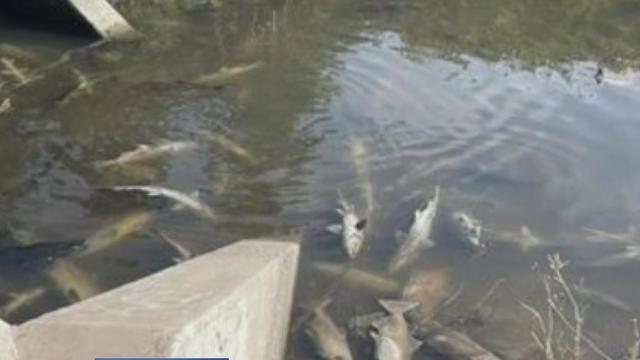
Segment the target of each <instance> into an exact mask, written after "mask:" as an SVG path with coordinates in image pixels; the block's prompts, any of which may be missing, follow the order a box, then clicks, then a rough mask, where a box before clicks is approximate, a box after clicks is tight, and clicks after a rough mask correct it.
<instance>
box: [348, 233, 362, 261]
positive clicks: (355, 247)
mask: <svg viewBox="0 0 640 360" xmlns="http://www.w3.org/2000/svg"><path fill="white" fill-rule="evenodd" d="M363 243H364V234H363V232H362V231H358V230H357V231H354V232H352V233H350V234H348V235H347V236H345V238H344V250H345V251H346V252H347V255H348V256H349V258H350V259H355V258H356V256H358V253H359V252H360V249H361V248H362V244H363Z"/></svg>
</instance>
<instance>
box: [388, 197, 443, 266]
mask: <svg viewBox="0 0 640 360" xmlns="http://www.w3.org/2000/svg"><path fill="white" fill-rule="evenodd" d="M439 197H440V187H439V186H436V188H435V193H434V195H433V198H432V199H431V200H430V201H428V202H427V204H426V205H425V206H424V207H422V208H420V209H417V210H416V211H415V215H414V220H413V224H412V225H411V228H410V229H409V233H408V234H406V235H404V234H402V233H398V234H397V236H396V237H397V239H398V241H400V242H402V243H401V244H400V248H399V249H398V250H397V252H396V253H395V255H394V256H393V257H392V258H391V262H390V263H389V271H390V272H392V273H394V272H397V271H399V270H401V269H403V268H404V267H406V266H408V265H409V264H410V263H412V262H413V261H415V260H416V259H417V258H418V257H419V256H420V253H421V252H422V251H423V250H425V249H428V248H430V247H433V246H434V245H435V243H434V242H433V240H431V230H432V228H433V221H434V219H435V218H436V214H437V212H438V211H437V210H438V201H439Z"/></svg>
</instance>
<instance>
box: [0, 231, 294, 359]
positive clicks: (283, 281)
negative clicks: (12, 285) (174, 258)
mask: <svg viewBox="0 0 640 360" xmlns="http://www.w3.org/2000/svg"><path fill="white" fill-rule="evenodd" d="M298 251H299V249H298V245H297V244H296V243H295V242H275V241H264V240H257V241H241V242H238V243H235V244H233V245H230V246H228V247H225V248H222V249H219V250H217V251H214V252H212V253H209V254H206V255H202V256H200V257H198V258H195V259H193V260H190V261H187V262H184V263H182V264H180V265H177V266H174V267H172V268H169V269H167V270H164V271H161V272H159V273H156V274H154V275H151V276H149V277H146V278H143V279H141V280H139V281H136V282H134V283H131V284H128V285H125V286H122V287H120V288H118V289H115V290H113V291H110V292H107V293H104V294H102V295H99V296H97V297H94V298H91V299H88V300H86V301H83V302H80V303H78V304H75V305H73V306H70V307H68V308H64V309H61V310H58V311H55V312H52V313H49V314H45V315H43V316H41V317H39V318H37V319H34V320H31V321H29V322H26V323H24V324H22V325H21V326H18V327H16V328H15V329H14V331H13V333H14V334H13V336H14V340H15V343H16V347H17V350H18V355H19V359H20V360H32V359H46V360H86V359H93V358H94V357H126V356H129V357H131V356H135V357H163V356H164V357H215V356H225V357H227V356H228V357H231V358H233V359H234V360H242V359H247V360H249V359H251V360H253V359H274V360H275V359H281V358H282V356H283V354H284V350H285V345H286V338H287V332H288V322H289V315H290V311H291V303H292V298H293V288H294V283H295V276H296V270H297V261H298ZM0 330H1V329H0ZM1 335H2V332H1V331H0V354H2V351H3V350H2V347H1V344H2V337H1ZM0 358H2V359H4V357H0Z"/></svg>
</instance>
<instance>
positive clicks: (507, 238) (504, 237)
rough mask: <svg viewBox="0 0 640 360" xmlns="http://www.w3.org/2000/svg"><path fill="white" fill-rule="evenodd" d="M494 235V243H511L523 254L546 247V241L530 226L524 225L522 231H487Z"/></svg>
mask: <svg viewBox="0 0 640 360" xmlns="http://www.w3.org/2000/svg"><path fill="white" fill-rule="evenodd" d="M485 231H486V232H487V233H489V234H490V235H492V239H491V240H492V241H497V242H503V243H511V244H514V245H515V246H517V247H518V248H519V249H520V250H521V251H522V252H529V251H530V250H532V249H538V248H542V247H544V246H545V241H543V240H542V239H540V238H539V237H538V236H536V235H535V234H534V233H533V232H532V231H531V229H529V227H528V226H526V225H522V226H521V227H520V231H519V232H516V231H496V230H491V229H485Z"/></svg>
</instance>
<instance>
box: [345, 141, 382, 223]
mask: <svg viewBox="0 0 640 360" xmlns="http://www.w3.org/2000/svg"><path fill="white" fill-rule="evenodd" d="M350 145H351V161H352V162H353V166H354V168H355V171H356V178H357V179H358V185H359V187H360V190H361V191H362V194H363V197H364V199H365V201H366V204H367V216H371V215H372V214H373V210H374V208H375V206H376V205H375V200H374V196H373V184H372V183H371V179H370V175H369V166H368V164H367V159H368V157H369V155H368V151H367V146H366V145H365V142H364V141H363V140H362V139H360V138H353V139H352V140H351V144H350Z"/></svg>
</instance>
